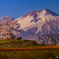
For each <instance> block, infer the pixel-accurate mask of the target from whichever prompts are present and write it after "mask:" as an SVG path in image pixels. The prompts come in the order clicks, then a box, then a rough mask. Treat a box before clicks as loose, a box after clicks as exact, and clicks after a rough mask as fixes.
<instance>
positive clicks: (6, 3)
mask: <svg viewBox="0 0 59 59" xmlns="http://www.w3.org/2000/svg"><path fill="white" fill-rule="evenodd" d="M45 8H48V9H49V10H51V11H53V12H55V13H57V14H59V0H0V17H5V16H12V17H14V18H18V17H20V16H23V15H25V14H27V13H29V12H31V11H34V10H42V9H45Z"/></svg>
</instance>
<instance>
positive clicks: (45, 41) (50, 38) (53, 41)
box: [39, 34, 59, 45]
mask: <svg viewBox="0 0 59 59" xmlns="http://www.w3.org/2000/svg"><path fill="white" fill-rule="evenodd" d="M39 40H40V44H42V45H57V44H58V43H59V34H57V35H56V36H54V35H46V37H45V38H42V37H41V36H39Z"/></svg>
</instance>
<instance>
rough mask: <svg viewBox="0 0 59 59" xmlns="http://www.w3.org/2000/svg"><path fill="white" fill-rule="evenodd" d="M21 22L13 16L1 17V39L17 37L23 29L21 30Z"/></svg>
mask: <svg viewBox="0 0 59 59" xmlns="http://www.w3.org/2000/svg"><path fill="white" fill-rule="evenodd" d="M19 28H20V24H18V23H17V21H16V20H14V18H12V17H9V16H7V17H1V20H0V39H3V40H5V39H6V38H10V39H11V38H15V37H16V35H19V33H20V32H21V30H19Z"/></svg>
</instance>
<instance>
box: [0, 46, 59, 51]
mask: <svg viewBox="0 0 59 59" xmlns="http://www.w3.org/2000/svg"><path fill="white" fill-rule="evenodd" d="M40 50H51V51H52V50H57V51H59V46H44V47H30V48H0V51H40Z"/></svg>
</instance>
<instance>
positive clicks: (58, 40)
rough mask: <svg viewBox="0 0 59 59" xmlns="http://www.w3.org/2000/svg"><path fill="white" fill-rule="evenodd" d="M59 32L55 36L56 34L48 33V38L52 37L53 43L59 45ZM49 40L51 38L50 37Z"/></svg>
mask: <svg viewBox="0 0 59 59" xmlns="http://www.w3.org/2000/svg"><path fill="white" fill-rule="evenodd" d="M58 36H59V34H58V35H57V36H56V37H55V36H54V35H52V36H51V35H47V37H48V38H50V39H51V40H50V41H51V42H52V45H57V43H58V42H59V38H58ZM48 41H49V39H48Z"/></svg>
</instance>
